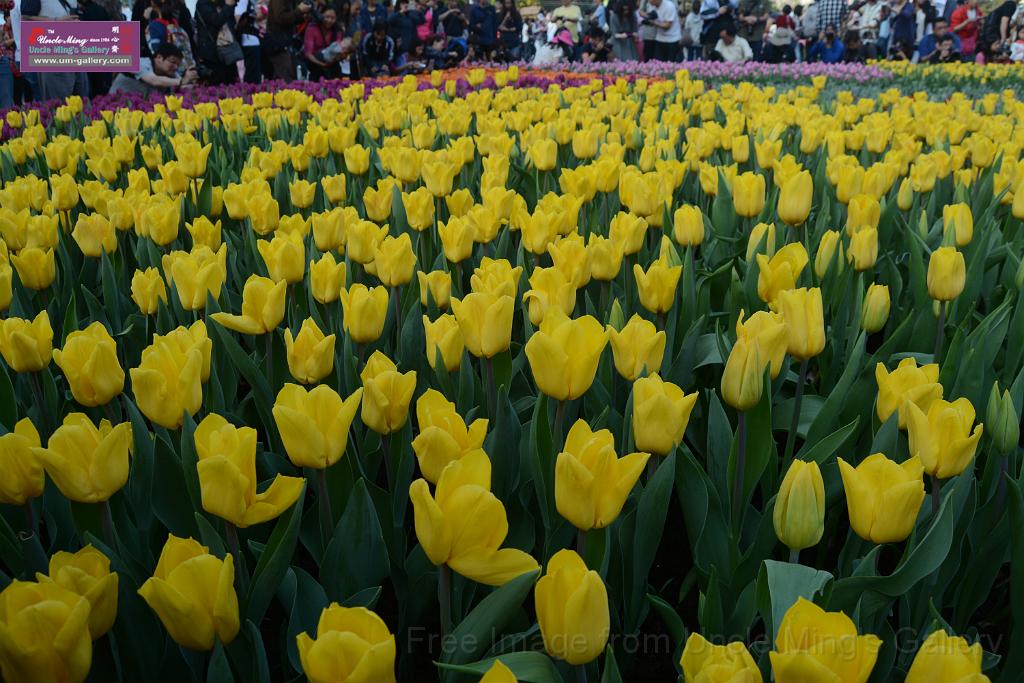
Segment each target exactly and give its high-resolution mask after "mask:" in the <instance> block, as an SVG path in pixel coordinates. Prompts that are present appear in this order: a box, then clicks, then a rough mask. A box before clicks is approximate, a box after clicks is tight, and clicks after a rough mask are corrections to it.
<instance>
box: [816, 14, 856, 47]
mask: <svg viewBox="0 0 1024 683" xmlns="http://www.w3.org/2000/svg"><path fill="white" fill-rule="evenodd" d="M816 4H817V5H818V10H817V29H818V32H819V35H820V33H821V31H822V30H823V29H826V28H827V27H829V26H831V27H832V29H833V31H835V30H838V29H839V27H841V26H845V25H846V15H847V13H848V12H849V11H850V8H849V6H848V5H847V4H846V0H818V2H817V3H816ZM841 54H842V53H840V55H841Z"/></svg>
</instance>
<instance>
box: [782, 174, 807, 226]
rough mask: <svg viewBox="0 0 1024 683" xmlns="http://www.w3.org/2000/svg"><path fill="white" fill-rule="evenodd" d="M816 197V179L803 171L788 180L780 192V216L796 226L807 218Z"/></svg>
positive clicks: (785, 221)
mask: <svg viewBox="0 0 1024 683" xmlns="http://www.w3.org/2000/svg"><path fill="white" fill-rule="evenodd" d="M813 198H814V181H813V179H812V178H811V174H810V173H808V172H807V171H801V172H799V173H797V174H796V175H794V176H793V177H792V178H790V179H789V180H787V181H786V183H785V184H784V185H783V186H782V188H781V191H780V192H779V205H778V213H779V218H781V219H782V221H783V222H784V223H786V224H787V225H791V226H793V227H796V226H798V225H801V224H802V223H803V222H804V221H806V220H807V216H808V215H809V214H810V213H811V201H812V200H813Z"/></svg>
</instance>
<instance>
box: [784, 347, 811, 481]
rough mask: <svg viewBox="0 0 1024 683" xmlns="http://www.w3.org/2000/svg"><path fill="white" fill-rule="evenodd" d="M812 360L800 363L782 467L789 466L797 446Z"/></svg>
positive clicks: (804, 360)
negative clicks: (805, 390)
mask: <svg viewBox="0 0 1024 683" xmlns="http://www.w3.org/2000/svg"><path fill="white" fill-rule="evenodd" d="M809 363H810V359H808V358H804V359H803V360H802V361H800V376H799V378H798V379H797V384H796V400H795V401H794V402H793V417H792V419H790V421H789V434H787V435H786V452H785V457H784V458H783V459H782V466H783V468H786V467H788V466H789V460H790V458H791V457H792V456H793V447H794V446H796V431H797V429H799V428H800V404H801V403H803V400H804V385H805V384H807V366H808V364H809Z"/></svg>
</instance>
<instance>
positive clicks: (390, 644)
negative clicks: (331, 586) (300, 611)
mask: <svg viewBox="0 0 1024 683" xmlns="http://www.w3.org/2000/svg"><path fill="white" fill-rule="evenodd" d="M316 635H317V639H316V640H313V639H312V638H310V637H309V635H308V634H306V633H300V634H299V636H298V637H297V638H296V642H297V644H298V649H299V661H300V662H301V663H302V671H303V673H305V674H306V678H307V680H309V682H310V683H371V682H372V683H394V681H395V636H394V635H392V634H391V632H390V631H389V630H388V626H387V624H385V623H384V621H383V620H382V619H381V618H380V617H379V616H377V615H376V614H374V613H373V612H371V611H370V610H368V609H366V608H365V607H341V606H340V605H338V603H336V602H332V603H331V604H330V605H329V606H328V607H327V608H325V609H324V611H323V612H321V613H320V621H319V623H318V624H317V630H316ZM342 644H344V645H343V647H344V648H345V650H344V652H345V656H344V658H342V657H339V651H338V648H339V647H340V646H342Z"/></svg>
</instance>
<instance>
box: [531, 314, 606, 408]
mask: <svg viewBox="0 0 1024 683" xmlns="http://www.w3.org/2000/svg"><path fill="white" fill-rule="evenodd" d="M607 343H608V333H607V332H606V331H605V329H604V327H603V326H602V325H601V323H599V322H598V321H597V319H596V318H594V317H593V316H589V315H587V316H583V317H582V318H576V319H574V320H573V319H569V318H567V317H566V316H565V315H564V314H563V313H562V312H561V311H559V310H557V309H552V310H551V312H550V314H549V315H547V316H546V317H545V318H544V320H543V321H542V322H541V324H540V329H539V330H538V331H537V332H535V333H534V334H533V335H532V336H531V337H530V339H529V341H527V342H526V357H527V359H528V361H529V363H530V370H531V372H532V373H533V379H534V381H535V382H536V383H537V388H538V389H540V391H541V392H543V393H544V394H546V395H548V396H550V397H552V398H554V399H556V400H559V401H565V400H572V399H577V398H579V397H580V396H582V395H583V394H584V393H586V391H587V389H589V388H590V385H591V384H593V382H594V375H595V374H597V365H598V363H600V361H601V353H602V352H603V351H604V347H605V344H607ZM570 358H572V361H571V362H570V360H569V359H570Z"/></svg>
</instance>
